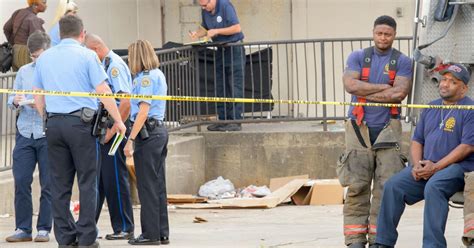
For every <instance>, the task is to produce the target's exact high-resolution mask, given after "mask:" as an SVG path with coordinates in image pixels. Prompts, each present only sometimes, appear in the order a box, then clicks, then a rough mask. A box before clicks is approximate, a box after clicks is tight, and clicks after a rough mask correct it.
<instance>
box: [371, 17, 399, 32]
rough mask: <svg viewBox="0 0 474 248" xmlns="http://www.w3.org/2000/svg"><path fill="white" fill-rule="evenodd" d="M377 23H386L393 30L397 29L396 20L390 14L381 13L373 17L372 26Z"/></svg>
mask: <svg viewBox="0 0 474 248" xmlns="http://www.w3.org/2000/svg"><path fill="white" fill-rule="evenodd" d="M377 25H387V26H390V27H392V28H393V29H394V30H397V22H396V21H395V19H393V18H392V17H391V16H388V15H383V16H379V17H378V18H377V19H375V22H374V28H375V26H377Z"/></svg>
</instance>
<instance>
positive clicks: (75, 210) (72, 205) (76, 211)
mask: <svg viewBox="0 0 474 248" xmlns="http://www.w3.org/2000/svg"><path fill="white" fill-rule="evenodd" d="M80 208H81V205H80V204H79V201H71V203H70V204H69V210H71V213H73V214H75V215H79V211H80Z"/></svg>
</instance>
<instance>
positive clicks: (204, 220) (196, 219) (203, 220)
mask: <svg viewBox="0 0 474 248" xmlns="http://www.w3.org/2000/svg"><path fill="white" fill-rule="evenodd" d="M193 222H194V223H203V222H207V220H206V219H204V218H201V217H199V216H196V217H194V220H193Z"/></svg>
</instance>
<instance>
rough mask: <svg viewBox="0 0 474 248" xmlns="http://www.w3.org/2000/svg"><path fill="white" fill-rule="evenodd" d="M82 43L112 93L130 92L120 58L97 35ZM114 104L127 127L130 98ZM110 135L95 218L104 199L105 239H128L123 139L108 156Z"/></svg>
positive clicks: (130, 218)
mask: <svg viewBox="0 0 474 248" xmlns="http://www.w3.org/2000/svg"><path fill="white" fill-rule="evenodd" d="M84 44H85V45H86V47H87V48H89V49H91V50H93V51H95V52H96V54H97V56H98V57H99V59H100V60H101V61H102V64H103V66H104V69H105V71H106V72H107V75H108V76H109V80H108V84H109V87H110V88H111V89H112V92H113V93H126V94H130V93H131V92H132V77H131V75H130V70H129V69H128V66H127V64H125V62H124V61H123V59H122V58H120V56H118V55H117V54H115V53H114V52H113V51H112V50H110V49H109V48H108V47H107V45H106V44H105V42H104V41H103V40H102V39H101V38H100V37H99V36H97V35H94V34H87V35H86V38H85V42H84ZM117 104H118V108H119V112H120V115H121V117H122V120H127V121H125V126H126V127H127V129H128V128H129V127H130V122H129V121H128V117H129V115H130V100H129V99H120V100H117ZM127 135H128V134H127ZM111 138H112V133H111V132H110V130H109V132H107V135H106V137H105V140H104V141H105V144H103V145H100V174H99V180H98V186H99V189H98V191H99V199H98V208H97V215H96V221H98V220H99V217H100V212H101V210H102V205H103V203H104V199H105V198H106V199H107V206H108V208H109V214H110V221H111V223H112V228H113V230H114V233H112V234H107V235H106V236H105V238H106V239H108V240H117V239H130V238H132V237H133V230H134V224H133V208H132V199H131V197H130V186H129V181H128V170H127V166H126V163H125V160H126V158H125V155H124V154H123V148H124V146H125V142H123V143H122V144H121V145H120V147H119V148H118V150H117V152H116V153H115V155H114V156H109V155H108V152H109V150H110V147H111V146H112V143H113V142H111V141H110V140H111Z"/></svg>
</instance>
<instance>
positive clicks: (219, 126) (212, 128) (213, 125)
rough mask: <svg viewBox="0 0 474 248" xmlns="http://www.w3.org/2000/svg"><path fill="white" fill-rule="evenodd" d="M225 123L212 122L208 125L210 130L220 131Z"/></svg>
mask: <svg viewBox="0 0 474 248" xmlns="http://www.w3.org/2000/svg"><path fill="white" fill-rule="evenodd" d="M224 125H225V124H212V125H209V126H207V130H208V131H220V129H221V128H222V127H223V126H224Z"/></svg>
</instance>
